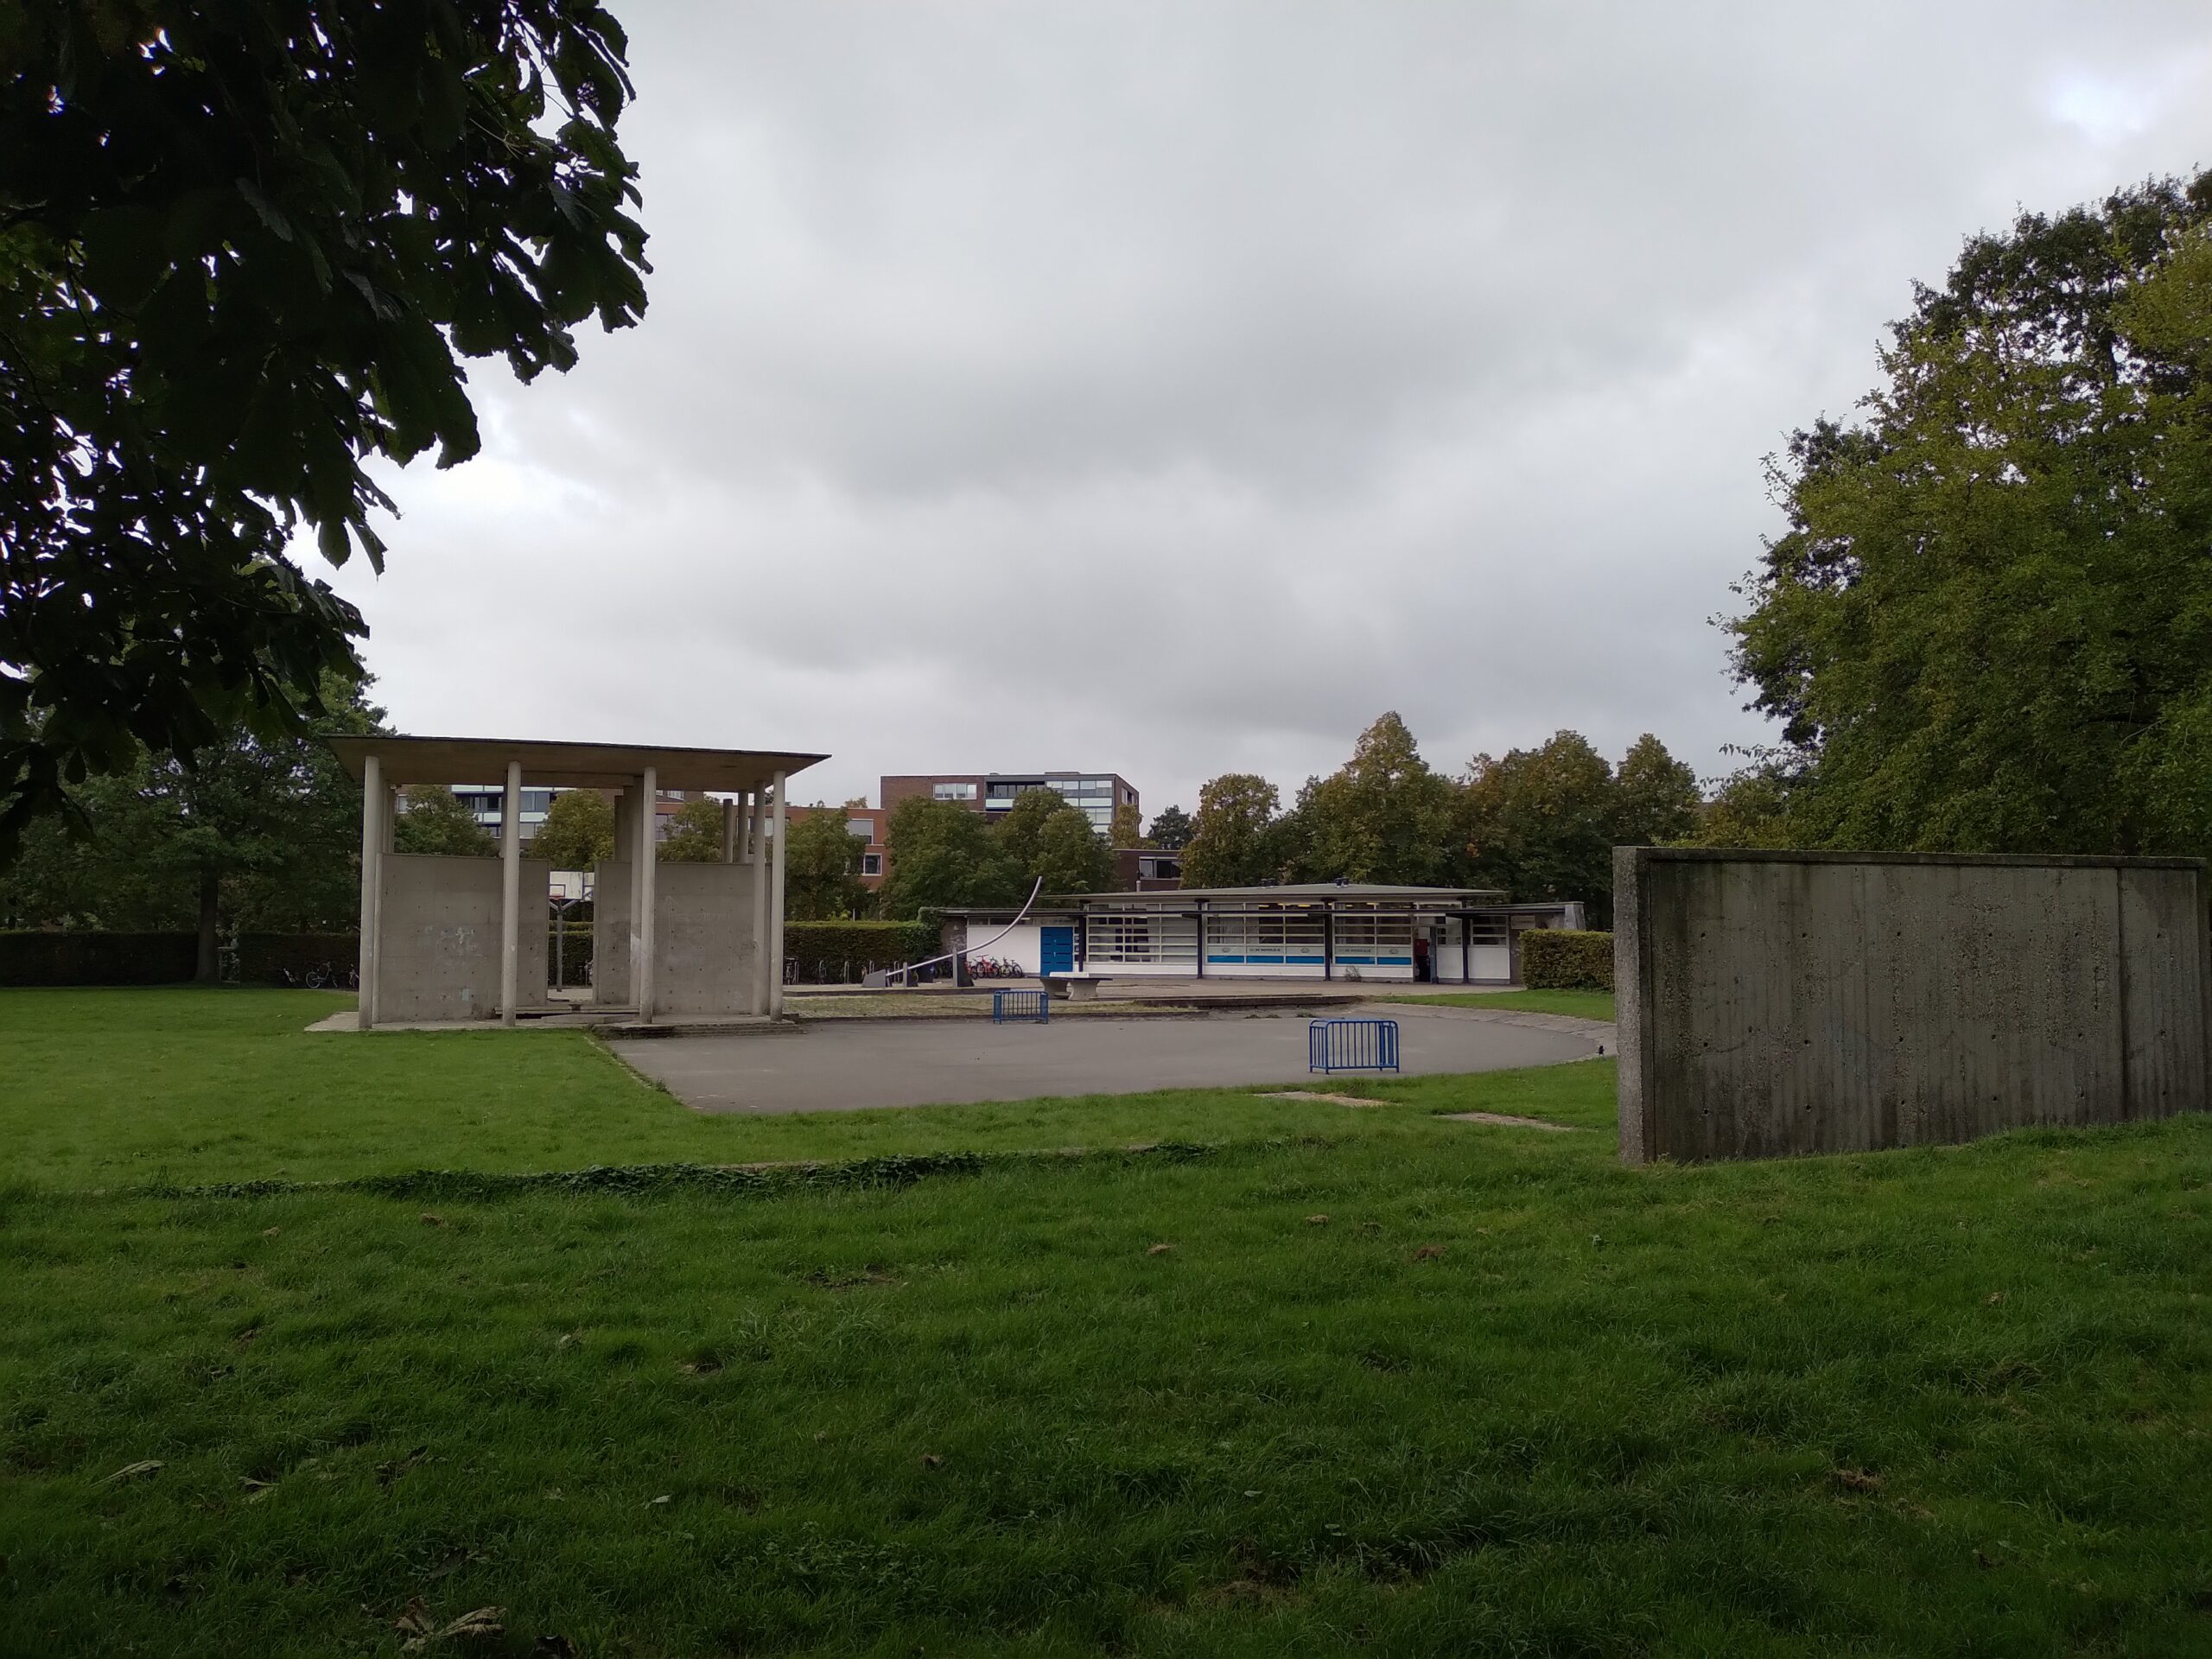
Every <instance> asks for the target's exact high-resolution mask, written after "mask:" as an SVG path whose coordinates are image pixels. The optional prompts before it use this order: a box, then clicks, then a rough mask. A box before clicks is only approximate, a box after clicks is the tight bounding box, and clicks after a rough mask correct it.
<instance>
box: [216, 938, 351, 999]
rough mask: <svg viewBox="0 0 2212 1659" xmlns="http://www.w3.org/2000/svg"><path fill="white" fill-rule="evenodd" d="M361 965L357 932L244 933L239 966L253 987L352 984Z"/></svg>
mask: <svg viewBox="0 0 2212 1659" xmlns="http://www.w3.org/2000/svg"><path fill="white" fill-rule="evenodd" d="M360 964H361V940H360V936H359V934H356V933H241V934H239V935H238V966H237V968H236V969H235V970H234V971H235V972H236V973H237V975H238V978H239V980H240V981H242V982H245V983H246V984H250V985H290V984H306V983H307V982H309V981H311V980H312V981H315V982H318V983H321V984H323V985H328V986H331V987H333V988H340V987H344V986H346V985H347V984H349V983H350V982H351V981H352V979H353V976H354V975H355V973H357V972H358V971H359V968H360Z"/></svg>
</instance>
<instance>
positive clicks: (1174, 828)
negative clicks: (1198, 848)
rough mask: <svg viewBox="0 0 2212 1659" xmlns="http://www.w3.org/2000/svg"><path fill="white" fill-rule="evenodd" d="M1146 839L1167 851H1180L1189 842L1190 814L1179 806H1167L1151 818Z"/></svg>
mask: <svg viewBox="0 0 2212 1659" xmlns="http://www.w3.org/2000/svg"><path fill="white" fill-rule="evenodd" d="M1148 839H1149V840H1150V841H1151V842H1152V844H1153V845H1154V846H1155V847H1159V848H1162V849H1166V851H1168V852H1180V851H1182V849H1184V848H1185V847H1187V846H1189V845H1190V843H1191V815H1190V814H1189V813H1187V812H1185V810H1183V809H1182V808H1181V807H1179V806H1171V807H1169V808H1167V809H1166V810H1165V811H1163V812H1161V813H1160V815H1159V816H1158V817H1155V818H1154V819H1153V821H1152V834H1151V836H1149V837H1148Z"/></svg>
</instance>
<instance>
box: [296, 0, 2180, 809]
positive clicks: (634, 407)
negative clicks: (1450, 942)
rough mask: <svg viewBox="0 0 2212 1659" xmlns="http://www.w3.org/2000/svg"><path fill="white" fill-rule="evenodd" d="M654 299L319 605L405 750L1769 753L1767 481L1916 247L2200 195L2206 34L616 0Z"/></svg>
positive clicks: (484, 382)
mask: <svg viewBox="0 0 2212 1659" xmlns="http://www.w3.org/2000/svg"><path fill="white" fill-rule="evenodd" d="M614 5H615V10H616V11H617V12H618V14H619V15H620V16H621V17H622V18H623V21H624V22H625V24H626V27H627V28H628V29H629V30H630V33H631V41H632V72H633V74H634V77H635V79H636V81H637V86H638V93H639V97H638V102H637V104H636V105H635V106H634V108H633V109H632V111H631V112H630V114H629V115H627V116H626V118H625V119H624V121H623V123H622V126H621V137H622V141H623V143H624V144H625V146H626V149H628V151H629V153H630V155H631V156H632V157H634V158H635V159H636V160H637V161H638V162H639V164H640V165H641V167H642V168H643V180H642V183H643V188H644V190H645V208H644V220H645V226H646V228H647V230H648V231H649V232H651V234H652V243H651V246H650V253H651V257H652V261H653V264H654V267H655V269H654V273H653V275H652V277H651V278H649V279H648V284H647V287H648V291H649V294H650V296H651V304H650V308H649V309H648V311H647V314H646V316H645V321H644V323H643V325H642V326H641V327H638V328H636V329H633V330H630V331H627V332H625V333H622V334H613V335H607V334H601V333H599V332H598V331H597V329H596V327H595V326H594V327H591V328H590V329H589V330H588V332H587V333H585V334H583V335H582V337H581V341H582V353H583V361H582V365H580V366H579V367H578V368H577V369H576V370H575V372H572V373H570V374H569V375H567V376H566V377H562V376H557V375H552V374H548V375H546V376H545V377H543V378H542V379H541V380H540V381H539V383H538V384H537V385H535V386H531V387H528V388H518V387H517V386H515V385H513V384H512V381H511V380H510V379H509V378H507V376H506V374H505V371H504V369H503V368H501V367H499V366H498V365H476V366H475V367H474V371H473V386H474V396H475V399H476V403H477V406H478V409H479V412H480V417H481V418H482V420H483V423H484V427H485V432H486V444H485V449H484V453H483V454H482V455H481V456H480V457H479V458H478V459H477V460H476V461H473V462H471V463H470V464H468V465H467V467H462V468H460V469H458V470H456V471H454V472H450V473H445V474H440V473H436V472H434V471H433V470H431V468H430V467H429V463H428V461H423V462H418V463H417V464H416V466H415V467H411V468H410V469H408V470H407V471H405V472H404V473H400V474H395V475H393V476H392V477H391V478H390V479H389V480H387V482H388V485H389V487H390V488H391V493H392V494H393V496H394V497H395V499H397V502H398V504H399V505H400V508H401V511H402V515H403V516H402V518H400V520H399V522H397V524H393V525H391V526H389V527H388V528H389V534H390V540H391V558H390V563H389V569H388V572H387V574H386V575H384V576H383V577H382V578H381V579H377V578H373V577H372V576H371V575H370V574H369V573H368V572H367V570H366V569H365V568H362V567H360V566H359V565H358V564H357V565H356V566H355V567H353V568H349V569H347V570H346V571H345V572H343V573H341V575H340V578H339V579H338V585H339V587H340V588H341V589H342V590H343V591H344V592H345V593H346V594H347V595H348V596H350V597H351V598H353V600H354V601H356V602H357V603H359V605H360V606H361V607H362V609H363V610H364V611H365V613H366V614H367V616H368V619H369V620H370V623H371V625H372V629H373V633H372V638H371V639H370V641H369V644H368V646H367V657H368V661H369V663H370V665H371V666H372V668H373V669H374V670H375V671H377V673H378V675H379V676H380V677H381V684H380V687H379V696H381V698H382V700H383V702H385V705H386V706H387V707H388V708H389V709H390V710H391V715H392V718H393V721H394V722H395V724H396V725H397V727H398V728H399V729H401V730H403V731H416V732H432V733H460V734H486V735H501V736H530V737H566V736H575V737H591V738H597V739H602V740H607V741H658V742H671V743H690V744H712V745H727V746H730V747H765V748H793V749H815V750H823V751H827V752H828V753H830V754H831V755H832V757H833V759H832V760H830V761H829V762H828V763H827V764H826V765H824V766H821V767H818V768H817V769H816V770H815V771H814V772H810V773H809V774H807V775H806V776H805V777H804V778H802V779H799V780H798V783H797V784H796V785H794V795H795V796H796V798H799V799H801V800H810V799H813V798H817V797H822V798H829V799H833V800H834V799H842V798H845V797H847V796H849V795H853V794H860V793H866V794H867V795H868V797H869V798H870V799H873V798H874V784H875V779H876V777H877V775H878V774H879V773H881V772H930V771H939V770H944V771H963V772H987V771H1017V770H1022V769H1027V768H1032V767H1052V768H1058V767H1071V768H1072V767H1080V768H1084V769H1095V770H1102V771H1118V772H1122V773H1123V774H1124V775H1125V776H1127V777H1128V779H1130V780H1131V781H1132V782H1133V783H1135V785H1136V786H1137V787H1138V789H1139V790H1140V791H1142V794H1143V798H1144V803H1145V808H1146V811H1147V817H1148V816H1149V815H1150V814H1151V813H1152V812H1154V811H1157V810H1159V809H1160V808H1161V807H1164V806H1166V805H1167V804H1170V803H1171V802H1179V803H1180V804H1183V805H1184V806H1185V807H1186V808H1187V807H1192V806H1194V805H1195V804H1196V796H1197V790H1198V784H1199V783H1201V782H1202V781H1203V780H1205V779H1207V778H1210V777H1211V776H1213V775H1215V774H1216V773H1218V772H1227V771H1258V772H1264V773H1266V774H1267V775H1268V776H1269V777H1271V778H1273V779H1275V780H1276V781H1277V782H1278V783H1280V784H1281V785H1283V786H1284V790H1285V793H1286V795H1288V794H1289V793H1290V792H1291V791H1294V789H1295V788H1296V786H1297V785H1298V784H1299V783H1300V781H1301V780H1302V779H1304V778H1305V777H1306V775H1307V774H1309V773H1311V772H1325V771H1328V770H1330V769H1332V768H1333V767H1334V766H1337V765H1338V764H1339V763H1340V762H1341V761H1342V760H1343V759H1344V755H1345V754H1346V753H1348V751H1349V749H1350V747H1351V741H1352V740H1353V738H1354V737H1355V735H1356V734H1357V733H1358V731H1359V730H1360V728H1362V727H1363V726H1364V725H1365V724H1366V723H1367V722H1368V721H1370V719H1372V718H1373V717H1374V715H1376V714H1377V713H1379V712H1381V711H1382V710H1383V709H1397V710H1399V711H1400V712H1401V713H1402V714H1403V715H1404V716H1405V717H1406V719H1407V721H1408V723H1409V724H1410V725H1411V726H1412V728H1413V729H1414V733H1415V734H1416V735H1417V736H1418V737H1419V738H1420V740H1421V746H1422V750H1423V753H1425V754H1426V755H1427V757H1428V759H1429V760H1430V761H1431V762H1432V763H1433V764H1434V765H1436V766H1440V767H1443V768H1446V769H1448V770H1452V771H1455V772H1456V771H1458V770H1460V769H1461V768H1463V767H1464V766H1465V764H1466V762H1467V760H1468V758H1469V757H1470V756H1471V755H1472V754H1473V753H1477V752H1478V751H1484V750H1487V751H1491V752H1493V753H1496V752H1502V751H1503V750H1505V749H1507V748H1510V747H1517V746H1525V745H1530V744H1534V743H1536V742H1540V741H1542V740H1543V739H1544V738H1545V737H1547V736H1548V735H1549V734H1551V733H1552V732H1554V731H1555V730H1557V729H1559V728H1562V727H1572V728H1578V729H1580V730H1581V731H1582V732H1584V733H1586V734H1587V735H1588V736H1589V737H1590V738H1591V739H1592V741H1595V742H1596V743H1597V744H1598V745H1599V747H1600V748H1601V749H1602V750H1604V751H1605V752H1606V753H1609V754H1611V755H1612V756H1614V757H1616V758H1618V754H1619V753H1620V752H1621V750H1622V749H1624V747H1626V746H1627V744H1628V743H1629V742H1630V741H1632V740H1633V739H1634V738H1635V737H1636V735H1637V734H1638V733H1639V732H1643V731H1646V730H1649V731H1655V732H1656V733H1658V734H1659V735H1660V736H1661V737H1662V739H1663V740H1664V741H1666V743H1667V744H1668V745H1669V747H1671V748H1672V749H1673V750H1674V751H1675V753H1677V754H1678V755H1681V757H1683V758H1684V759H1686V760H1689V761H1690V762H1691V763H1692V764H1693V765H1694V766H1696V767H1697V769H1698V771H1699V772H1700V773H1701V774H1712V773H1713V772H1717V771H1719V770H1720V769H1721V767H1722V766H1724V765H1725V764H1726V763H1725V760H1724V758H1723V756H1722V754H1721V753H1720V751H1721V747H1722V746H1723V745H1724V744H1726V743H1729V742H1732V741H1756V740H1758V738H1759V737H1760V736H1761V734H1762V732H1763V728H1762V727H1761V725H1760V724H1759V722H1758V721H1755V720H1753V719H1752V718H1751V716H1749V715H1745V714H1743V713H1741V712H1740V710H1739V708H1738V704H1739V703H1740V702H1741V697H1740V696H1739V694H1738V692H1737V690H1735V688H1734V687H1733V686H1732V684H1731V683H1729V681H1728V679H1727V677H1726V672H1725V651H1724V640H1723V639H1722V637H1721V635H1720V634H1719V632H1718V631H1717V630H1716V629H1714V628H1713V626H1712V625H1711V619H1712V618H1713V616H1714V615H1715V614H1716V613H1721V612H1724V611H1726V610H1728V609H1730V608H1731V607H1732V605H1733V604H1734V602H1735V601H1733V599H1732V595H1731V594H1730V592H1729V585H1730V583H1731V582H1733V581H1735V580H1736V579H1738V577H1740V576H1741V575H1742V574H1743V573H1744V572H1745V570H1746V569H1748V568H1749V567H1750V566H1751V564H1752V563H1753V562H1754V561H1755V560H1756V559H1757V557H1758V553H1759V550H1760V543H1761V537H1763V536H1764V535H1768V534H1770V533H1772V532H1773V531H1775V529H1776V528H1777V515H1776V512H1775V510H1774V508H1773V506H1772V504H1771V503H1770V501H1769V500H1768V499H1767V496H1766V492H1765V486H1764V480H1763V477H1762V473H1761V466H1760V461H1761V457H1762V456H1764V455H1765V454H1769V453H1770V452H1772V451H1773V450H1775V449H1777V448H1778V447H1779V446H1780V445H1781V444H1783V442H1784V441H1785V440H1786V438H1787V435H1788V434H1789V430H1790V429H1792V428H1793V427H1795V426H1797V425H1801V424H1803V423H1806V422H1808V420H1810V419H1811V418H1812V417H1813V416H1815V415H1817V414H1820V413H1821V412H1822V411H1827V412H1831V413H1843V412H1846V411H1847V410H1849V409H1850V407H1851V405H1852V404H1853V402H1854V401H1855V400H1856V399H1857V398H1858V397H1859V396H1860V395H1862V394H1863V393H1864V392H1865V391H1866V390H1867V389H1868V387H1869V386H1870V385H1872V378H1873V375H1874V373H1875V366H1876V365H1875V350H1876V346H1877V343H1878V339H1879V336H1880V334H1881V331H1882V327H1883V325H1884V324H1885V322H1886V321H1888V320H1890V319H1892V318H1894V317H1897V316H1898V315H1902V314H1903V313H1904V310H1905V309H1906V308H1907V307H1908V306H1909V304H1910V285H1911V283H1912V282H1913V281H1914V280H1915V279H1916V278H1918V279H1922V280H1926V281H1929V282H1936V281H1939V280H1940V279H1941V278H1942V274H1943V273H1944V271H1945V270H1947V269H1948V266H1949V264H1950V263H1951V261H1952V259H1953V257H1955V254H1956V252H1957V251H1958V248H1959V245H1960V243H1961V239H1962V238H1963V237H1964V236H1965V235H1966V234H1967V232H1971V231H1973V230H1974V229H1976V228H1978V227H1998V226H2002V225H2004V224H2005V223H2006V222H2007V221H2009V219H2011V217H2012V214H2013V213H2014V212H2015V210H2016V209H2017V208H2018V207H2022V206H2027V207H2040V208H2053V209H2055V208H2059V207H2065V206H2067V205H2069V204H2071V203H2074V202H2076V201H2079V200H2085V199H2088V198H2092V197H2094V196H2098V195H2101V194H2103V193H2104V192H2105V191H2106V190H2107V189H2108V188H2111V187H2113V186H2114V185H2117V184H2120V183H2121V182H2124V181H2133V180H2138V179H2140V178H2142V177H2144V176H2145V175H2149V174H2153V173H2158V174H2164V173H2172V172H2187V171H2190V170H2193V169H2194V168H2196V167H2197V166H2200V165H2202V164H2206V163H2212V8H2208V7H2206V6H2205V5H2203V4H2202V3H2172V4H2166V5H2134V6H2131V5H2124V4H2119V3H2111V0H2102V3H2094V4H2089V3H2084V4H2078V5H2071V6H2053V5H2035V4H2031V3H2024V0H1999V3H1989V4H1955V5H1945V4H1936V3H1929V0H1920V3H1914V4H1903V5H1895V6H1879V5H1873V4H1869V3H1866V0H1850V3H1842V0H1836V3H1831V4H1828V5H1826V6H1823V7H1815V6H1814V5H1811V4H1790V5H1777V4H1774V3H1772V0H1764V3H1754V4H1743V5H1737V6H1719V5H1704V6H1696V5H1673V4H1670V5H1664V6H1662V5H1649V4H1630V3H1625V0H1624V3H1618V4H1613V5H1604V6H1599V5H1582V6H1567V5H1560V4H1552V3H1546V4H1529V5H1524V6H1518V7H1515V6H1508V5H1504V4H1499V3H1488V0H1485V3H1481V4H1477V3H1473V0H1463V3H1452V4H1446V3H1440V0H1438V3H1416V0H1402V3H1391V4H1376V3H1373V0H1344V3H1339V4H1331V5H1305V4H1292V3H1284V0H1266V3H1254V4H1250V5H1210V4H1203V3H1193V0H1172V3H1164V4H1160V5H1139V4H1135V3H1114V4H1102V5H1095V6H1077V5H1061V4H1052V3H1038V0H1023V3H1019V4H1016V3H969V4H945V5H933V4H924V3H915V0H898V3H888V0H887V3H880V4H863V3H847V0H829V3H825V0H786V3H776V4H760V3H751V0H737V3H734V0H681V3H679V0H614Z"/></svg>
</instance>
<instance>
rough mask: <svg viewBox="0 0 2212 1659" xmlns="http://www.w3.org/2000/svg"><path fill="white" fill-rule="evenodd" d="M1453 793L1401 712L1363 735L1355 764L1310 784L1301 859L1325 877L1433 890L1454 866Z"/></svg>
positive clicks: (1301, 806) (1302, 805) (1302, 811)
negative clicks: (1430, 763)
mask: <svg viewBox="0 0 2212 1659" xmlns="http://www.w3.org/2000/svg"><path fill="white" fill-rule="evenodd" d="M1453 793H1454V791H1453V790H1452V784H1451V782H1450V780H1449V779H1445V778H1442V777H1440V776H1439V775H1438V774H1437V773H1435V772H1433V771H1431V770H1430V769H1429V766H1428V763H1427V761H1426V760H1422V759H1421V751H1420V749H1419V747H1417V746H1416V745H1415V743H1414V734H1413V733H1412V732H1411V731H1409V730H1408V729H1407V727H1406V723H1405V721H1402V720H1401V719H1400V718H1399V717H1398V716H1397V715H1396V714H1395V713H1389V714H1385V715H1383V716H1382V717H1381V718H1379V719H1377V720H1376V721H1375V723H1374V724H1373V725H1371V726H1370V727H1369V728H1367V729H1366V730H1365V731H1364V732H1362V733H1361V734H1360V735H1359V741H1358V742H1357V744H1356V745H1355V746H1354V747H1353V749H1352V755H1351V760H1348V761H1346V762H1345V763H1344V766H1343V767H1342V768H1340V769H1339V770H1338V771H1337V772H1333V773H1332V774H1331V775H1330V776H1329V777H1326V778H1323V779H1316V780H1315V781H1313V782H1312V783H1310V784H1308V785H1306V789H1305V790H1304V791H1301V793H1300V797H1299V802H1298V807H1297V810H1296V817H1297V819H1298V821H1299V827H1300V839H1301V840H1302V841H1303V842H1304V845H1303V847H1302V849H1300V850H1301V858H1300V862H1301V865H1302V866H1303V868H1305V869H1306V872H1307V873H1309V874H1312V875H1313V876H1314V877H1317V878H1319V879H1320V880H1346V881H1381V882H1389V883H1403V884H1408V885H1412V886H1431V885H1433V884H1435V883H1437V882H1440V881H1442V880H1446V878H1447V876H1448V874H1450V872H1451V869H1452V863H1453V853H1454V846H1455V841H1456V837H1455V836H1454V835H1453V825H1452V818H1453V816H1454V812H1453V809H1454V805H1455V803H1454V800H1453Z"/></svg>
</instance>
